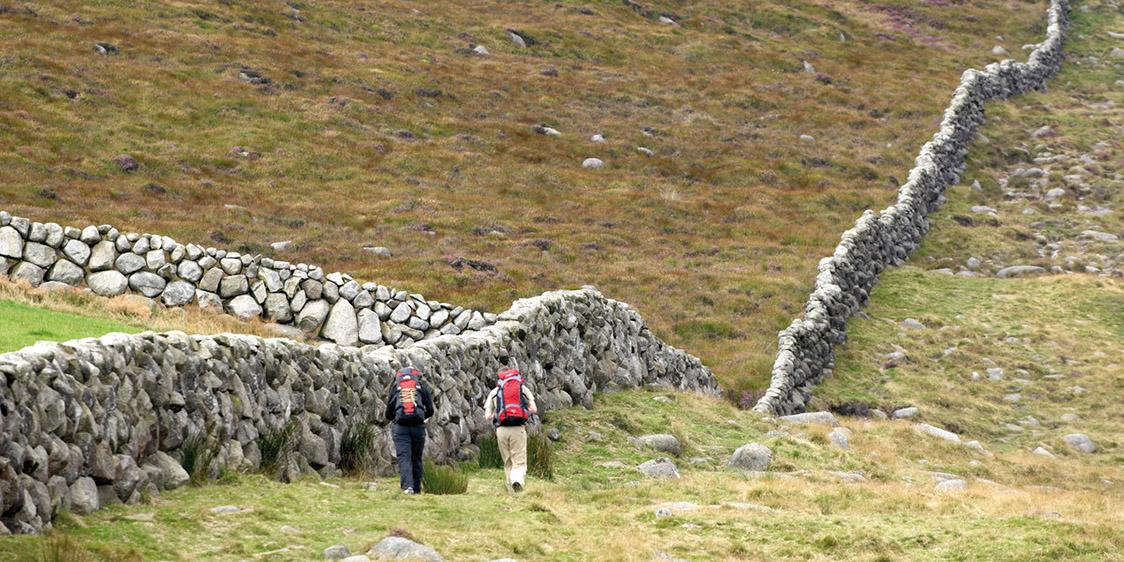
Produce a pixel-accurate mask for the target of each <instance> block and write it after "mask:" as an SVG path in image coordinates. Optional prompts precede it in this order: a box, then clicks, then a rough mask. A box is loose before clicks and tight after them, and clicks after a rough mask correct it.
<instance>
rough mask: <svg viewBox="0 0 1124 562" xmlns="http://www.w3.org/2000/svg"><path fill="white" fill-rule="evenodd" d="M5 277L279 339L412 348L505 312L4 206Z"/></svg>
mask: <svg viewBox="0 0 1124 562" xmlns="http://www.w3.org/2000/svg"><path fill="white" fill-rule="evenodd" d="M0 276H8V277H9V278H10V279H13V280H22V281H26V282H28V283H30V284H31V285H32V286H35V287H39V286H45V287H51V288H54V287H58V288H66V287H74V288H77V287H80V286H82V285H85V286H86V287H87V288H88V290H90V291H91V292H93V293H95V294H97V295H101V296H103V297H115V296H118V295H122V294H125V293H126V292H132V293H136V294H140V295H143V296H144V297H147V298H150V299H153V300H154V301H157V302H160V303H162V304H163V305H165V306H186V305H189V304H192V303H195V304H198V306H199V307H201V308H204V309H212V310H215V311H222V312H227V313H229V314H231V315H234V316H236V317H238V318H240V319H242V320H249V319H251V318H260V319H262V320H264V321H266V322H271V323H272V324H270V326H272V327H273V329H274V331H276V332H277V333H278V335H281V336H285V337H300V336H301V335H302V334H304V335H307V336H311V337H313V338H317V337H319V338H320V339H324V340H328V341H333V342H335V343H338V344H340V345H360V344H384V345H394V346H397V347H400V348H401V347H405V346H407V345H410V344H413V343H414V342H416V341H421V340H423V339H427V338H432V337H436V336H440V335H450V334H459V333H462V332H465V331H468V330H476V329H479V328H483V327H484V326H487V325H490V324H492V323H493V322H495V315H494V314H489V313H484V312H480V311H476V310H469V309H466V308H463V307H460V306H455V305H451V304H447V303H441V302H436V301H430V300H426V299H425V297H423V296H421V295H418V294H411V293H408V292H406V291H402V290H395V289H392V288H389V287H385V286H382V285H378V284H375V283H362V284H360V283H359V282H358V281H355V280H354V279H352V277H351V276H350V275H347V274H345V273H338V272H337V273H328V274H325V273H324V270H323V269H321V268H319V267H317V266H315V265H307V264H303V263H300V264H294V263H289V262H287V261H282V260H274V259H270V258H263V257H262V256H260V255H254V256H251V255H242V254H239V253H237V252H231V251H227V250H221V249H216V248H203V247H201V246H197V245H195V244H180V243H178V242H176V241H175V240H174V239H172V238H169V237H167V236H160V235H155V234H138V233H135V232H129V233H122V232H120V231H118V230H117V229H116V228H114V227H112V226H109V225H101V226H92V225H91V226H87V227H86V228H82V229H79V228H74V227H69V226H67V227H63V226H59V225H58V224H55V223H39V222H34V221H31V220H30V219H27V218H23V217H16V216H12V215H11V214H10V213H8V212H6V211H0Z"/></svg>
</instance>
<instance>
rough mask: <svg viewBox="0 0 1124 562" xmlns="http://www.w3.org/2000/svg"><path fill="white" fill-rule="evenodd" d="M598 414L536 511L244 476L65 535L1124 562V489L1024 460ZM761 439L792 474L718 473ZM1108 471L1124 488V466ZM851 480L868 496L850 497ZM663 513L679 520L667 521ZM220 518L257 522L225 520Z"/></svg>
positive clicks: (193, 542) (688, 416)
mask: <svg viewBox="0 0 1124 562" xmlns="http://www.w3.org/2000/svg"><path fill="white" fill-rule="evenodd" d="M657 398H659V399H658V400H657ZM597 402H598V403H597V408H596V409H595V410H592V411H586V410H581V409H575V410H567V411H563V412H556V413H553V414H552V415H551V419H550V420H549V425H550V426H551V427H555V428H557V429H559V430H560V431H561V433H562V440H561V441H560V442H559V443H556V447H557V454H556V467H555V478H554V480H552V481H543V480H539V479H531V480H530V481H529V485H528V491H527V492H526V493H524V494H523V495H518V496H515V495H511V494H509V493H507V492H506V491H505V489H504V484H503V471H502V470H499V469H477V468H475V467H473V466H472V464H471V463H468V464H467V465H465V466H462V469H464V470H465V473H466V474H467V475H468V478H469V482H468V491H467V493H464V494H457V495H440V496H438V495H422V496H404V495H402V494H401V493H399V492H398V491H397V483H396V480H394V479H379V480H377V481H376V485H375V486H374V487H373V488H372V487H370V486H368V484H367V482H365V481H363V480H355V479H343V480H332V481H329V482H313V481H303V482H298V483H293V484H281V483H278V482H274V481H272V480H269V479H266V478H264V477H262V476H257V475H241V476H232V477H228V478H226V479H224V480H223V481H221V482H220V483H217V484H213V485H209V486H205V487H189V488H185V489H181V490H176V491H173V492H168V493H165V494H164V496H163V497H162V498H161V499H159V500H157V501H156V502H155V503H153V504H149V505H137V506H129V507H126V506H118V507H113V508H109V509H106V510H102V511H99V512H97V513H95V514H93V515H90V516H86V517H81V518H79V517H76V516H66V517H64V518H63V519H62V520H61V521H59V523H58V524H57V525H56V533H59V536H63V537H67V538H68V539H69V540H72V541H73V542H74V543H75V544H76V545H78V547H80V548H81V549H86V550H89V551H90V552H92V553H94V554H95V555H101V556H109V557H116V558H118V559H122V558H126V557H128V556H133V557H135V558H137V559H140V558H143V559H181V558H190V559H207V560H211V559H213V560H237V559H249V558H259V559H266V560H307V559H315V558H318V557H319V555H320V551H321V550H323V549H324V548H326V547H328V546H329V545H332V544H336V543H343V544H345V545H347V546H348V547H349V548H350V549H351V550H352V551H353V552H363V551H365V550H366V549H367V548H368V547H369V546H370V545H372V544H373V543H375V542H377V541H378V540H380V539H381V538H382V537H384V536H385V535H386V534H387V533H389V532H391V531H393V530H395V529H398V530H404V531H407V532H408V533H409V534H410V535H411V536H413V537H415V538H417V539H419V540H421V541H423V542H425V543H427V544H430V545H431V546H433V547H434V548H436V549H437V550H438V551H439V552H441V553H442V554H443V555H444V556H446V558H447V559H450V560H487V559H494V558H501V557H513V558H517V559H523V560H544V559H549V560H650V559H652V557H653V556H656V555H657V554H658V553H659V552H666V553H669V554H671V555H674V556H682V557H686V558H688V559H691V560H731V559H738V560H757V559H778V558H800V559H855V560H875V559H880V560H892V559H916V558H937V559H960V558H962V557H963V556H964V554H965V553H969V552H970V553H972V557H973V558H986V559H995V560H1027V559H1044V558H1059V557H1060V558H1076V559H1082V558H1084V559H1089V560H1094V559H1101V560H1107V559H1113V557H1114V556H1117V554H1118V553H1119V551H1120V549H1121V548H1124V538H1122V537H1121V536H1120V534H1119V528H1120V525H1121V523H1122V521H1121V513H1124V509H1121V508H1122V507H1124V498H1122V496H1121V493H1120V490H1119V489H1118V487H1116V488H1110V489H1107V490H1106V489H1105V487H1104V486H1100V487H1097V486H1094V485H1093V484H1092V483H1090V482H1087V481H1085V480H1084V479H1082V478H1076V479H1075V478H1074V477H1073V473H1072V472H1061V473H1054V472H1052V471H1042V470H1039V469H1038V466H1039V464H1040V462H1039V461H1038V460H1036V459H1034V458H1030V457H1028V456H1026V455H1007V454H1005V453H1002V452H1000V453H999V456H998V457H997V458H989V457H985V456H982V455H980V454H978V453H975V452H973V451H971V450H969V449H966V448H964V447H955V446H949V445H943V444H940V443H937V442H934V441H932V440H927V439H923V438H921V437H919V436H918V435H917V434H915V433H914V432H913V431H912V430H911V429H910V428H909V427H908V424H906V423H904V422H898V423H893V422H864V421H854V420H852V421H849V422H847V425H848V426H849V427H851V428H852V429H853V430H854V432H855V433H854V436H853V438H852V450H850V451H840V450H838V449H835V448H833V447H831V446H829V445H827V440H826V438H825V437H824V434H825V432H826V431H827V428H817V427H790V426H786V425H784V424H779V423H777V422H772V421H768V420H761V419H758V418H756V417H755V416H753V415H752V414H750V413H748V412H742V411H737V410H735V409H733V408H732V407H730V406H729V405H727V404H725V403H721V402H715V401H711V400H709V399H704V398H699V397H697V396H693V395H685V394H674V393H662V392H660V393H653V392H643V391H634V392H626V393H616V394H610V395H603V396H599V397H598V400H597ZM669 430H670V431H671V432H673V433H675V434H677V435H678V436H679V438H680V440H681V441H682V443H683V444H684V446H685V450H684V452H683V455H682V456H681V457H680V458H677V459H675V462H676V463H677V464H678V466H679V469H680V471H681V472H682V475H683V477H682V478H681V479H680V480H675V481H652V480H646V479H645V478H643V477H642V476H641V475H640V474H639V473H638V472H636V470H635V469H634V468H633V466H634V465H635V464H637V463H639V462H642V461H644V460H648V459H650V458H653V457H655V456H659V454H657V453H654V452H652V451H642V450H639V449H637V448H636V447H634V446H633V445H630V444H629V443H628V437H629V436H634V435H640V434H645V433H650V432H665V431H669ZM590 431H595V432H597V433H600V434H601V437H600V440H597V441H594V440H591V439H590V438H589V436H588V433H589V432H590ZM769 432H772V433H769ZM746 441H759V442H762V443H765V444H767V445H768V446H769V447H770V448H771V449H772V450H773V455H774V461H773V467H772V469H773V470H775V471H777V472H778V473H779V475H778V476H776V477H772V478H746V477H744V476H741V475H739V474H738V473H735V472H732V471H729V470H726V469H724V468H723V467H722V464H723V463H724V462H725V460H726V458H727V457H728V456H729V454H730V453H731V452H732V450H733V449H734V448H735V447H737V446H739V445H741V444H743V443H745V442H746ZM988 446H991V444H990V443H989V444H988ZM922 460H924V462H922ZM1063 462H1071V461H1069V460H1063ZM606 463H608V464H606ZM615 463H620V464H615ZM977 463H982V465H980V464H977ZM1072 463H1073V466H1078V464H1079V461H1078V460H1073V461H1072ZM930 470H940V471H947V472H958V473H960V474H962V475H964V477H965V478H967V479H968V480H969V481H970V486H969V490H968V491H967V492H965V493H962V494H942V493H938V492H935V491H934V489H933V483H932V480H931V477H930V476H929V475H928V473H927V471H930ZM1098 470H1101V471H1102V472H1103V473H1104V475H1105V476H1111V477H1113V478H1116V479H1117V480H1116V481H1120V480H1119V477H1120V476H1124V475H1121V474H1119V472H1120V470H1119V468H1118V467H1117V468H1112V467H1107V466H1105V467H1102V468H1100V469H1098ZM835 471H846V472H850V473H861V474H864V475H865V479H864V480H863V481H861V482H859V483H854V484H842V483H841V481H840V477H839V476H837V475H836V474H835ZM671 502H690V503H693V504H695V507H693V508H692V507H690V506H678V507H677V506H676V505H675V504H673V503H671ZM667 504H671V516H669V517H657V516H656V515H655V511H656V509H657V508H658V507H660V506H665V505H667ZM220 505H236V506H238V507H240V508H241V511H240V512H238V513H233V514H224V515H219V514H215V513H212V512H211V511H210V509H211V508H212V507H216V506H220ZM513 528H514V529H518V531H517V532H514V531H513V530H512V529H513ZM48 540H50V539H49V538H43V537H13V538H9V539H4V546H5V548H4V549H3V550H2V553H0V560H17V559H22V558H23V557H24V556H27V555H29V554H31V553H34V552H35V551H36V549H37V548H39V547H40V546H41V545H42V544H43V543H44V542H45V541H48Z"/></svg>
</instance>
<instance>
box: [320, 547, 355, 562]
mask: <svg viewBox="0 0 1124 562" xmlns="http://www.w3.org/2000/svg"><path fill="white" fill-rule="evenodd" d="M348 556H351V550H350V549H348V548H347V546H345V545H342V544H334V545H332V546H329V547H328V548H325V549H324V558H326V559H328V560H341V559H343V558H347V557H348Z"/></svg>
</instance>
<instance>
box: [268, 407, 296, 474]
mask: <svg viewBox="0 0 1124 562" xmlns="http://www.w3.org/2000/svg"><path fill="white" fill-rule="evenodd" d="M300 429H301V428H300V423H299V422H298V421H297V420H290V421H288V422H286V423H284V424H282V425H280V426H279V427H269V426H267V427H265V428H263V429H262V431H261V435H260V436H259V437H258V448H259V449H260V450H261V472H262V474H267V475H271V476H273V477H275V478H276V477H280V475H281V473H282V472H283V471H284V470H285V469H286V466H287V465H288V463H289V461H290V459H291V457H292V453H293V451H295V450H296V448H297V445H298V444H299V442H300Z"/></svg>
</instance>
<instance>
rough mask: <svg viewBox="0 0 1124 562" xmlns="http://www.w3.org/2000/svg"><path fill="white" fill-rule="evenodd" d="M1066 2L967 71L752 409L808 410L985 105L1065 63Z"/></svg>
mask: <svg viewBox="0 0 1124 562" xmlns="http://www.w3.org/2000/svg"><path fill="white" fill-rule="evenodd" d="M1069 8H1070V7H1069V2H1068V0H1051V2H1050V7H1049V10H1048V12H1047V29H1046V38H1045V40H1044V41H1043V42H1042V43H1040V44H1039V45H1038V46H1037V47H1035V49H1034V50H1033V51H1031V54H1030V58H1029V59H1028V60H1027V62H1025V63H1020V62H1015V61H1012V60H1004V61H1002V62H998V63H994V64H990V65H988V66H987V67H986V68H984V70H982V71H978V70H969V71H967V72H965V73H964V75H963V77H962V78H961V79H960V87H958V88H957V89H956V92H955V94H954V95H953V97H952V103H951V104H950V105H949V107H948V109H946V110H945V114H944V120H943V121H942V122H941V128H940V130H939V131H938V132H937V134H936V135H934V136H933V140H931V141H929V142H928V143H926V144H925V146H923V147H922V148H921V153H920V154H919V155H918V157H917V162H916V166H915V167H914V168H913V169H912V170H911V171H910V173H909V180H908V181H907V182H906V183H905V185H903V186H902V187H901V189H900V190H899V192H898V201H897V203H895V204H894V205H891V206H890V207H887V208H886V209H883V210H882V211H881V212H879V213H875V212H873V211H869V210H868V211H866V212H865V213H863V215H862V217H860V218H859V220H858V221H857V222H856V223H855V226H854V227H853V228H851V229H850V230H848V231H847V232H844V233H843V239H842V241H840V243H839V245H838V246H836V248H835V253H834V254H832V255H831V256H830V257H827V258H824V259H822V260H820V263H819V274H818V275H817V276H816V281H815V289H814V290H813V291H812V294H811V295H810V296H809V297H808V301H807V303H806V304H805V305H804V316H803V318H798V319H796V320H794V321H793V322H792V324H791V325H790V326H789V327H788V328H787V329H785V330H784V331H783V332H781V333H780V338H779V339H780V346H779V348H780V349H779V351H778V353H777V358H776V361H775V362H774V364H773V370H772V377H771V380H770V385H769V389H768V390H767V391H766V393H765V396H764V397H762V398H761V400H759V401H758V403H757V405H756V406H755V407H754V410H757V411H760V412H765V413H771V414H779V415H785V414H792V413H796V412H801V411H803V410H804V407H805V405H806V404H807V401H808V399H809V397H810V396H811V391H812V388H813V387H814V386H815V385H816V384H818V383H819V382H820V381H821V380H823V379H824V378H825V377H827V376H830V375H831V372H832V369H834V367H835V355H834V347H835V346H836V345H839V344H842V343H843V342H844V341H845V339H846V332H845V326H846V322H847V320H848V319H849V318H850V317H851V316H852V315H853V314H855V313H856V312H858V310H859V309H860V308H861V307H862V305H863V304H865V303H866V300H867V297H868V296H869V294H870V290H871V289H872V288H873V287H874V284H875V282H876V281H877V280H878V275H879V274H880V273H881V272H882V270H884V269H885V268H887V267H889V266H891V265H900V264H902V263H903V262H904V261H905V259H906V257H907V256H908V255H909V254H910V253H911V252H912V251H913V250H914V249H916V248H917V246H918V245H919V244H920V243H921V240H922V238H924V236H925V234H926V233H927V232H928V230H929V220H928V216H929V213H931V212H933V211H934V210H936V209H937V207H938V206H939V204H940V201H941V198H942V195H943V193H944V191H945V189H946V188H948V187H949V186H950V185H953V184H955V183H956V182H957V180H958V179H959V175H960V172H962V171H963V169H964V162H965V158H966V156H967V154H968V145H969V144H970V143H971V141H972V139H973V138H974V137H975V135H976V130H977V128H978V127H979V125H980V123H981V122H982V121H983V117H984V104H985V103H986V102H988V101H990V100H994V99H1006V98H1008V97H1010V96H1013V95H1015V94H1019V93H1022V92H1025V91H1028V90H1036V89H1041V88H1044V87H1045V85H1046V80H1047V79H1049V78H1050V77H1051V76H1053V75H1054V73H1055V72H1057V70H1058V68H1059V66H1060V65H1061V62H1062V58H1063V55H1062V43H1063V41H1064V39H1065V31H1066V26H1067V24H1068V15H1069Z"/></svg>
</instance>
